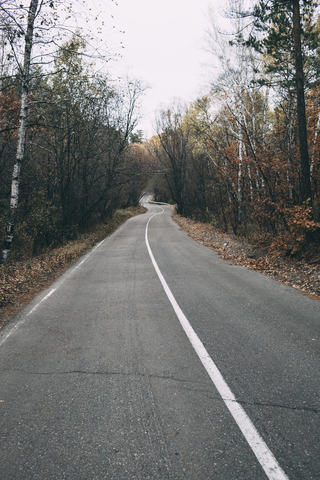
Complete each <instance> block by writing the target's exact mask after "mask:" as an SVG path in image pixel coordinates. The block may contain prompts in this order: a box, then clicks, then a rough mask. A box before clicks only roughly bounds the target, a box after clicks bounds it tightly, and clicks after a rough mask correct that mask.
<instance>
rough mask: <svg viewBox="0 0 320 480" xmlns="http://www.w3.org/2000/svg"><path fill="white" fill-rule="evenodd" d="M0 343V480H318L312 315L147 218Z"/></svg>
mask: <svg viewBox="0 0 320 480" xmlns="http://www.w3.org/2000/svg"><path fill="white" fill-rule="evenodd" d="M148 208H149V212H148V213H146V214H144V215H140V216H138V217H134V218H132V219H130V220H129V221H128V222H126V223H125V224H124V225H123V226H122V227H120V229H119V230H117V232H115V233H114V234H113V235H112V236H110V237H108V238H107V239H105V240H104V241H103V242H102V243H101V244H99V245H98V246H96V247H95V248H94V249H93V250H92V251H91V252H90V253H89V254H88V255H86V256H85V257H84V258H83V259H81V260H80V261H79V262H78V263H77V264H76V265H75V266H73V267H72V268H71V269H70V270H68V271H67V272H66V273H65V274H64V275H63V276H62V277H60V278H59V279H58V280H57V281H56V282H55V283H54V284H53V285H52V286H51V287H50V288H49V289H48V290H46V291H44V292H43V293H42V294H41V295H39V296H38V297H36V298H35V299H34V300H33V301H32V302H31V304H29V305H28V306H27V307H25V308H24V310H23V311H22V312H21V313H20V314H19V316H17V317H16V318H15V319H14V320H13V321H12V322H11V323H10V324H9V325H7V326H6V327H5V328H4V329H3V330H2V331H1V333H0V356H1V358H0V362H1V378H0V412H1V425H0V428H1V430H0V442H1V457H0V458H1V459H0V478H1V479H2V480H6V479H11V478H13V479H41V480H43V479H59V480H61V479H77V480H80V479H99V480H102V479H121V480H122V479H180V478H188V479H197V480H198V479H199V480H200V479H215V480H216V479H218V480H220V479H221V480H230V479H231V480H234V479H236V480H241V479H243V480H261V479H268V478H269V479H272V480H282V479H285V478H289V479H299V480H301V479H308V480H309V479H319V478H320V461H319V459H320V448H319V432H320V422H319V411H320V406H319V380H320V361H319V357H320V356H319V353H320V335H319V333H320V332H319V330H320V328H319V326H320V302H317V301H315V300H312V299H310V298H308V297H306V296H302V295H300V294H299V293H298V292H296V291H295V290H294V289H293V288H291V287H288V286H284V285H281V284H279V283H278V282H277V281H275V280H273V279H271V278H269V277H266V276H264V275H262V274H260V273H257V272H253V271H250V270H247V269H245V268H244V267H240V266H235V265H231V264H229V263H228V262H226V261H224V260H222V259H221V258H220V257H219V256H218V255H216V254H215V253H214V252H213V251H212V250H210V249H208V248H206V247H204V246H202V245H199V244H197V243H196V242H194V241H193V240H191V239H190V238H189V237H188V236H187V235H186V234H185V233H184V232H181V231H180V230H179V229H178V227H177V225H176V224H175V223H174V222H173V221H172V219H171V208H169V207H167V206H157V205H149V206H148Z"/></svg>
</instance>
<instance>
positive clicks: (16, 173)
mask: <svg viewBox="0 0 320 480" xmlns="http://www.w3.org/2000/svg"><path fill="white" fill-rule="evenodd" d="M38 1H39V0H31V1H30V6H29V12H28V25H27V32H26V36H25V50H24V62H23V72H22V93H21V107H20V119H19V130H18V146H17V154H16V162H15V165H14V167H13V174H12V184H11V201H10V214H9V219H8V222H7V226H6V231H5V236H4V242H3V249H2V263H4V264H5V263H7V262H8V260H9V255H10V250H11V245H12V240H13V230H14V225H15V217H16V213H17V208H18V202H19V179H20V169H21V163H22V161H23V157H24V150H25V139H26V121H27V113H28V93H29V81H30V78H29V74H30V61H31V50H32V45H33V28H34V21H35V17H36V12H37V7H38Z"/></svg>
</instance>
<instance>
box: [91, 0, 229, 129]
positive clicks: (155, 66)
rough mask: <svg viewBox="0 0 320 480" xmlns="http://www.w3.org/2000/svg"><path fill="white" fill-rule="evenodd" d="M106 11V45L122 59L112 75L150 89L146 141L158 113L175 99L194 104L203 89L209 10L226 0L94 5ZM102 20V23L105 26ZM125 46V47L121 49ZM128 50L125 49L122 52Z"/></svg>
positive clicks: (123, 0) (129, 0) (120, 0)
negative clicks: (114, 74) (130, 78)
mask: <svg viewBox="0 0 320 480" xmlns="http://www.w3.org/2000/svg"><path fill="white" fill-rule="evenodd" d="M92 1H93V2H94V3H95V7H97V8H98V9H100V10H101V13H99V21H100V20H101V21H104V25H105V32H106V34H107V38H106V41H107V42H108V44H109V46H110V48H111V50H113V51H115V52H117V53H119V52H120V53H121V55H122V58H121V59H118V61H117V62H116V64H113V65H112V69H113V71H114V72H115V73H116V74H119V76H121V75H124V74H128V75H129V76H132V77H135V78H138V79H141V80H142V81H143V82H145V83H146V84H148V85H149V86H150V89H148V90H147V92H146V94H145V97H144V99H143V108H142V113H143V119H142V121H141V122H140V123H139V125H138V128H139V129H142V130H143V131H144V133H145V137H146V138H150V137H151V136H152V135H153V134H154V133H155V132H154V129H153V128H152V125H153V124H154V117H155V111H156V110H157V109H159V108H161V106H163V107H166V106H169V105H170V104H171V103H172V101H173V99H175V98H177V97H178V98H181V99H182V100H183V101H185V102H187V103H189V102H190V101H192V100H195V99H196V98H197V96H198V95H199V92H200V90H201V88H203V85H204V81H203V75H204V73H205V64H206V63H207V62H208V56H207V54H206V53H205V51H204V48H203V47H204V36H205V31H206V29H207V28H208V20H207V16H208V10H209V6H210V5H211V6H213V8H214V9H215V11H216V13H217V14H218V12H219V8H220V7H219V5H220V4H221V5H223V4H225V3H226V2H225V1H223V0H211V1H210V0H117V1H115V0H104V2H100V1H98V0H92ZM102 19H103V20H102ZM120 42H122V43H120ZM122 47H124V48H122Z"/></svg>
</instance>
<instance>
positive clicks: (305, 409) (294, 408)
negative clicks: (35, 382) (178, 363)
mask: <svg viewBox="0 0 320 480" xmlns="http://www.w3.org/2000/svg"><path fill="white" fill-rule="evenodd" d="M4 371H7V372H8V371H14V372H21V373H26V374H28V375H39V376H41V375H43V376H53V375H74V374H80V375H102V376H109V375H110V376H112V375H114V376H121V375H123V376H128V377H129V376H137V377H147V378H159V379H161V380H173V381H175V382H181V383H187V382H189V380H183V379H181V378H176V377H173V376H172V375H156V374H149V373H141V372H128V373H126V372H107V371H104V372H103V371H96V372H88V371H86V370H68V371H65V372H29V371H27V370H23V369H19V368H15V369H10V370H7V369H4ZM212 398H213V399H215V400H223V398H222V397H221V396H220V395H219V396H215V395H214V396H212ZM228 400H229V401H230V399H228ZM231 401H233V402H235V403H239V404H241V405H243V406H251V407H272V408H281V409H285V410H291V411H301V412H312V413H316V414H318V413H320V410H318V409H317V408H311V407H305V406H304V407H300V406H289V405H281V404H277V403H263V402H248V401H244V400H239V399H236V400H231Z"/></svg>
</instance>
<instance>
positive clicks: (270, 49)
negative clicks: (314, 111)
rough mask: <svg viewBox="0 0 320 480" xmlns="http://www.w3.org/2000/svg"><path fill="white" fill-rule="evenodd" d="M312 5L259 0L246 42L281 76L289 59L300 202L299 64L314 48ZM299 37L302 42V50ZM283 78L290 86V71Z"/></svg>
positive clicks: (306, 185)
mask: <svg viewBox="0 0 320 480" xmlns="http://www.w3.org/2000/svg"><path fill="white" fill-rule="evenodd" d="M315 6H316V5H315V2H314V1H312V0H303V1H302V3H300V1H299V0H293V1H282V2H278V1H265V0H260V1H259V3H258V4H257V5H256V6H255V8H254V10H253V17H254V27H255V31H254V32H253V33H252V34H251V35H250V38H249V40H248V42H247V44H250V45H253V46H254V47H255V48H256V49H257V50H258V51H260V52H262V53H264V54H267V55H269V56H270V57H271V58H272V59H273V61H272V62H270V63H269V71H271V72H275V73H278V74H280V76H281V75H282V79H283V78H284V76H283V71H284V70H283V65H284V64H285V62H284V59H285V58H286V57H287V58H288V59H289V62H288V64H287V65H289V66H290V64H291V65H294V70H295V84H296V88H295V90H296V98H297V115H298V131H299V147H300V165H301V200H302V201H303V202H304V201H307V200H308V199H311V198H312V190H311V182H310V164H309V151H308V138H307V122H306V107H305V79H304V71H303V63H305V64H306V62H307V60H308V59H309V61H310V58H311V57H312V53H314V51H315V48H316V35H315V29H314V25H313V23H312V18H313V14H314V11H315ZM301 9H302V10H303V19H304V22H303V28H301V14H300V10H301ZM261 33H262V34H263V35H262V38H261ZM301 39H303V42H304V49H303V46H302V41H301ZM290 52H294V59H291V61H290ZM310 52H311V53H310ZM303 57H304V58H303ZM303 60H304V62H303ZM289 71H290V69H289ZM285 78H286V83H287V85H288V86H290V83H291V81H292V78H291V77H290V74H289V75H287V74H286V75H285Z"/></svg>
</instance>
